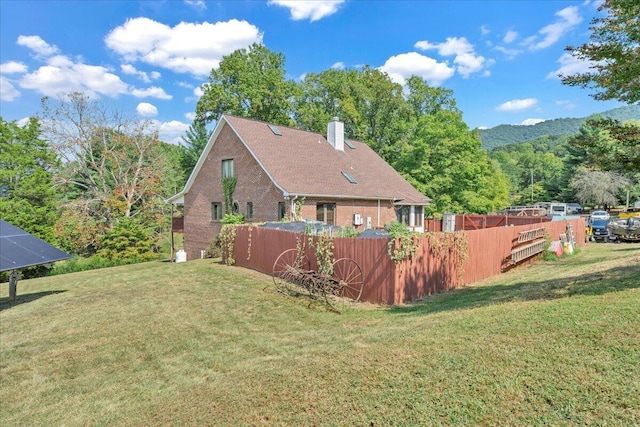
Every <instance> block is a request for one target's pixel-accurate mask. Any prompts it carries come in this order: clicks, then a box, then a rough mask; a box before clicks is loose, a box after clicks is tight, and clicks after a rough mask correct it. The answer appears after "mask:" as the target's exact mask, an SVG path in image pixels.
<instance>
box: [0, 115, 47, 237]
mask: <svg viewBox="0 0 640 427" xmlns="http://www.w3.org/2000/svg"><path fill="white" fill-rule="evenodd" d="M58 164H59V163H58V159H57V157H56V155H55V153H54V152H53V151H52V150H51V148H50V147H49V146H48V144H47V143H46V142H45V141H43V140H41V139H40V125H39V123H38V121H37V120H36V119H35V118H31V119H30V120H29V123H28V124H27V125H25V126H24V127H20V126H18V125H17V124H16V123H15V122H6V121H4V120H3V119H2V118H1V117H0V218H2V219H4V220H5V221H7V222H10V223H11V224H13V225H15V226H16V227H20V228H22V229H23V230H25V231H27V232H29V233H32V234H33V235H35V236H38V237H40V238H41V239H43V240H46V241H47V242H49V243H52V244H55V237H54V232H53V230H54V224H55V222H56V219H57V216H58V207H57V202H56V191H55V189H54V186H53V173H54V172H55V170H56V168H57V167H58Z"/></svg>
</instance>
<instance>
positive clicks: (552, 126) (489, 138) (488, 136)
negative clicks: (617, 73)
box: [480, 105, 640, 150]
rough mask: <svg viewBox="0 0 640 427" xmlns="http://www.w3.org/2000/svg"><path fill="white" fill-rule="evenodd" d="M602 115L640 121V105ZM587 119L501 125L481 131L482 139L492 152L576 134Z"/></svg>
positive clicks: (602, 114)
mask: <svg viewBox="0 0 640 427" xmlns="http://www.w3.org/2000/svg"><path fill="white" fill-rule="evenodd" d="M600 115H601V116H603V117H609V118H612V119H616V120H620V121H627V120H640V105H628V106H625V107H620V108H615V109H613V110H608V111H605V112H603V113H600ZM587 119H588V117H583V118H573V119H571V118H564V119H555V120H546V121H544V122H540V123H537V124H535V125H532V126H523V125H500V126H496V127H493V128H490V129H481V130H480V139H481V140H482V147H483V148H485V149H487V150H492V149H493V148H495V147H499V146H501V145H506V144H515V143H518V142H523V141H530V140H533V139H536V138H540V137H542V136H545V135H551V136H557V135H570V134H574V133H577V132H578V131H579V130H580V127H581V126H582V124H583V123H584V122H585V121H586V120H587Z"/></svg>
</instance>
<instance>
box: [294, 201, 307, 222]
mask: <svg viewBox="0 0 640 427" xmlns="http://www.w3.org/2000/svg"><path fill="white" fill-rule="evenodd" d="M304 199H305V198H304V197H301V198H299V199H296V201H295V202H294V204H293V209H294V210H293V220H294V221H300V212H302V206H304Z"/></svg>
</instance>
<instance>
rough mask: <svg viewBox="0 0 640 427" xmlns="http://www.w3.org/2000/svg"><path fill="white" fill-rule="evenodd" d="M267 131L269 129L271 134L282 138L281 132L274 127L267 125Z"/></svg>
mask: <svg viewBox="0 0 640 427" xmlns="http://www.w3.org/2000/svg"><path fill="white" fill-rule="evenodd" d="M269 129H271V132H273V133H274V135H278V136H282V132H280V129H278V128H277V127H275V126H274V125H269Z"/></svg>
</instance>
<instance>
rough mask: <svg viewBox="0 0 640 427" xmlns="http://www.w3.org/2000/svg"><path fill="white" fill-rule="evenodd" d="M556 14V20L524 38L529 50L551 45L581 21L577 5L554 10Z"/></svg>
mask: <svg viewBox="0 0 640 427" xmlns="http://www.w3.org/2000/svg"><path fill="white" fill-rule="evenodd" d="M556 16H557V17H558V19H557V20H556V22H554V23H553V24H549V25H547V26H545V27H543V28H542V29H541V30H540V31H538V34H537V35H535V36H531V37H528V38H527V39H526V40H525V45H526V46H528V48H529V50H540V49H544V48H547V47H549V46H551V45H553V44H554V43H556V42H557V41H558V40H560V38H561V37H562V36H564V35H565V34H566V33H568V32H569V31H571V30H573V29H574V28H575V27H576V26H577V25H578V24H579V23H581V22H582V17H581V16H580V13H579V11H578V6H569V7H565V8H564V9H562V10H560V11H558V12H556Z"/></svg>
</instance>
